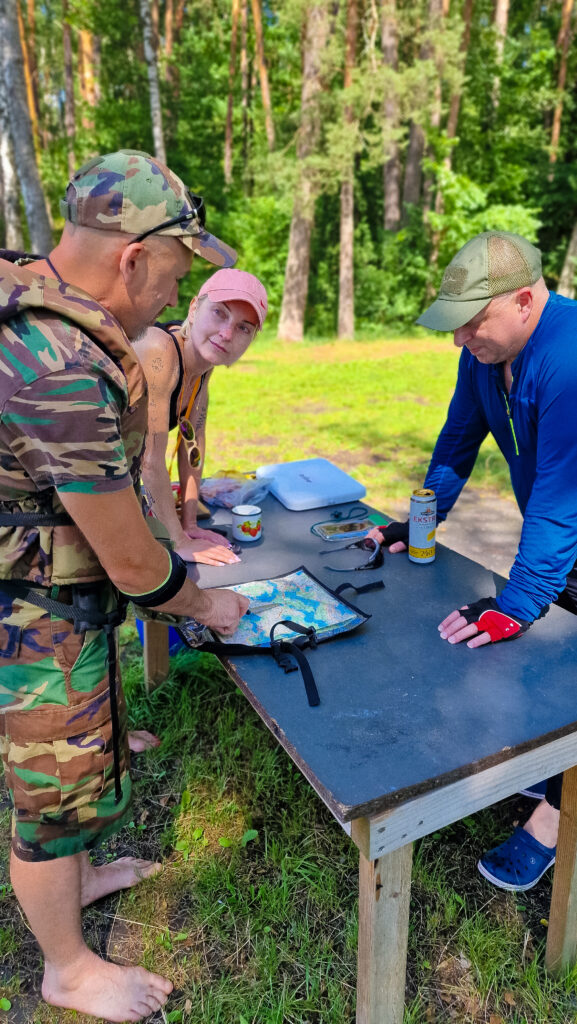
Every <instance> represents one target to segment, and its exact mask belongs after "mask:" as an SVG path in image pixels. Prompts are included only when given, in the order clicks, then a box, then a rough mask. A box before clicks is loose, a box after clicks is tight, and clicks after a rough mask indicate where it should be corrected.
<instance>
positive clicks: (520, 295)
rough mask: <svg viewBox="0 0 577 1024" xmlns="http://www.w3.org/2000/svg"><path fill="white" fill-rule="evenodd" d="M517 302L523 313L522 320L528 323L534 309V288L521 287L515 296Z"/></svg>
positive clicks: (521, 313)
mask: <svg viewBox="0 0 577 1024" xmlns="http://www.w3.org/2000/svg"><path fill="white" fill-rule="evenodd" d="M515 302H516V304H517V308H518V310H519V313H520V315H521V320H522V321H523V323H526V322H527V320H528V319H529V317H530V316H531V311H532V309H533V290H532V288H529V287H527V288H519V289H518V290H517V294H516V296H515Z"/></svg>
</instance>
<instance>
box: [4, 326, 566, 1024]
mask: <svg viewBox="0 0 577 1024" xmlns="http://www.w3.org/2000/svg"><path fill="white" fill-rule="evenodd" d="M456 362H457V354H456V352H455V351H454V350H453V348H452V346H451V344H450V341H449V340H448V339H438V340H433V341H430V340H424V339H416V340H393V341H390V342H382V341H381V342H373V341H364V342H354V343H348V344H337V343H333V342H323V343H318V344H310V343H303V344H299V345H288V344H285V345H283V346H279V344H278V343H277V342H276V341H274V340H273V339H271V338H264V339H261V340H259V341H258V342H257V343H256V344H255V345H254V346H253V347H252V348H251V350H250V352H249V353H248V356H247V357H246V358H245V360H244V361H243V362H242V363H240V364H238V365H237V366H236V367H234V368H233V369H231V370H230V371H228V372H224V371H219V372H218V373H216V374H215V378H214V384H213V386H212V388H211V414H210V417H209V461H208V470H209V472H210V471H211V470H214V469H216V468H226V467H234V468H247V467H251V466H254V465H258V464H259V463H261V462H265V461H271V460H275V461H276V460H278V459H279V458H281V459H282V458H296V457H302V456H307V455H316V454H321V455H325V456H327V457H329V458H331V459H333V460H334V461H336V462H338V463H340V464H341V465H343V466H344V468H347V469H349V470H351V471H352V472H354V474H355V475H356V476H358V477H359V478H360V479H362V480H363V481H365V482H366V483H367V486H368V490H369V499H370V500H371V501H372V502H373V503H374V504H376V505H378V506H381V507H383V508H385V509H388V508H391V507H392V506H394V505H395V503H396V504H399V503H402V502H405V503H406V502H407V501H408V495H409V493H410V491H411V490H412V489H413V487H414V486H416V485H417V484H418V483H420V481H421V479H422V475H423V473H424V470H425V468H426V463H427V459H428V454H429V452H430V449H431V446H432V444H433V442H434V439H435V436H436V433H437V431H438V429H439V427H440V426H441V424H442V421H443V417H444V412H445V409H446V405H447V402H448V399H449V397H450V393H451V389H452V384H453V381H454V375H455V371H456ZM473 485H474V486H477V487H483V488H484V489H487V490H492V491H494V492H498V493H502V494H508V484H507V476H506V467H505V468H504V467H503V462H502V460H501V458H500V456H498V454H496V453H495V450H494V448H492V447H491V446H490V445H488V446H487V447H486V449H485V451H484V456H483V458H482V459H481V460H480V466H479V468H478V471H477V475H476V478H475V481H474V484H473ZM121 642H122V658H123V666H124V668H123V674H124V680H125V688H126V692H127V697H128V703H129V709H130V715H131V722H132V725H133V726H134V727H137V728H149V729H152V730H153V731H155V732H157V733H158V734H159V735H160V736H161V737H162V746H161V747H160V748H159V749H158V750H153V751H150V752H148V753H146V754H143V755H140V756H139V757H138V758H137V759H136V762H135V769H134V773H133V774H134V779H135V792H136V799H135V810H134V820H133V822H132V824H131V826H130V827H127V828H125V829H124V830H123V831H122V832H121V833H120V834H119V835H118V836H115V837H114V839H113V840H111V842H110V843H108V844H107V846H106V847H105V848H104V849H103V850H102V851H100V852H99V854H98V857H99V859H100V860H105V859H107V858H112V857H115V856H118V855H123V854H126V853H130V852H134V853H137V854H138V855H139V856H145V857H155V858H156V857H160V858H162V859H163V861H164V863H165V869H164V871H163V873H162V874H161V875H158V876H156V877H155V878H153V879H150V880H148V881H147V882H145V883H142V884H141V885H140V886H139V887H137V888H136V889H134V890H131V891H129V892H125V893H123V894H121V895H120V896H117V897H110V898H109V899H107V900H104V901H101V903H100V904H98V905H97V906H94V907H92V908H89V909H88V910H87V911H86V912H85V914H84V924H85V930H86V934H87V937H88V941H89V942H90V944H91V946H92V947H93V948H94V949H95V950H97V951H98V952H100V953H101V954H108V955H112V956H115V957H117V958H119V959H120V960H124V961H125V962H133V963H137V962H139V963H142V964H144V965H145V966H147V967H149V968H151V969H154V970H156V971H160V972H161V973H166V974H167V975H168V976H169V977H170V978H171V979H172V980H173V982H174V985H175V991H174V993H173V995H172V996H171V999H170V1001H169V1003H168V1004H167V1007H166V1014H165V1019H166V1020H167V1021H177V1022H178V1021H181V1022H183V1024H201V1022H202V1024H207V1022H210V1024H352V1022H353V1021H354V1019H355V987H356V942H357V894H358V879H357V874H358V858H357V854H356V850H355V847H354V846H353V844H352V843H351V842H350V840H349V839H348V838H347V837H346V835H345V834H344V833H343V832H342V830H341V829H340V827H339V826H338V825H337V824H336V822H334V820H333V819H332V817H331V815H330V814H329V812H328V811H327V810H326V808H325V807H324V805H323V804H322V803H321V801H320V800H319V799H318V798H317V797H316V795H315V794H314V792H313V791H312V789H311V787H310V786H309V784H308V783H307V782H306V781H305V780H304V778H303V777H302V776H301V775H300V773H299V772H298V770H297V769H296V768H295V767H294V765H293V764H292V762H291V761H290V759H289V758H288V756H287V755H286V754H285V753H284V751H283V750H282V749H281V748H280V747H279V746H278V744H277V743H276V741H275V740H274V738H273V737H272V736H271V735H270V734H269V732H268V731H267V730H266V728H265V727H264V726H263V725H262V724H261V723H260V720H259V719H258V718H257V716H256V714H255V713H254V712H253V710H252V708H251V707H250V705H249V704H248V703H247V701H246V699H245V698H244V697H243V696H242V695H241V694H240V692H239V691H238V690H237V689H236V687H235V686H234V684H233V683H232V682H231V681H230V680H229V679H228V677H227V676H226V675H225V674H224V672H223V670H222V669H221V668H220V667H219V665H218V663H217V662H216V661H215V660H214V659H213V658H211V657H210V656H208V655H195V654H193V653H186V654H181V655H179V656H178V657H175V658H173V659H172V660H171V665H172V668H171V675H170V678H169V680H168V681H167V682H166V684H165V685H163V686H162V687H160V688H159V689H158V690H157V691H155V692H154V693H153V694H152V695H151V696H150V697H148V696H147V695H146V694H145V692H144V688H143V681H142V652H141V650H140V647H139V646H138V644H137V642H136V640H135V629H134V625H133V624H131V623H129V624H127V625H126V626H125V627H123V629H122V631H121ZM530 807H531V805H530V804H528V803H527V802H526V801H523V800H522V799H521V798H519V800H515V799H510V800H508V801H504V802H503V803H501V804H499V805H497V806H496V807H495V808H491V809H490V810H486V811H483V812H481V813H479V814H477V815H475V816H472V817H469V818H466V819H464V820H463V821H462V822H458V823H456V824H455V825H451V826H449V827H448V828H446V829H444V830H442V831H440V832H438V833H435V834H434V835H433V836H428V837H426V838H425V839H423V840H421V841H420V842H419V843H416V844H415V855H414V871H413V887H412V900H411V919H410V933H409V953H408V972H407V990H406V1012H405V1024H427V1022H430V1021H432V1022H436V1024H449V1022H451V1021H457V1022H459V1024H461V1022H464V1024H468V1022H475V1024H476V1022H486V1024H550V1022H552V1024H574V1022H575V1021H577V971H573V972H568V973H567V974H566V975H565V976H563V977H562V978H555V979H553V978H551V977H549V976H548V975H547V974H546V972H545V970H544V967H543V953H544V943H545V939H546V927H547V926H546V918H547V916H548V912H549V899H550V881H549V880H546V879H545V880H544V881H543V882H542V883H540V885H539V886H538V887H537V888H536V890H533V891H531V892H529V893H525V894H519V896H515V895H514V894H507V893H502V892H498V891H496V890H493V889H491V888H490V887H489V886H488V885H487V884H486V883H485V882H484V881H483V880H482V879H481V878H480V876H479V875H478V873H477V871H476V868H475V865H476V861H477V859H478V857H479V855H480V853H481V852H483V851H484V850H485V849H487V848H488V847H489V846H491V845H494V843H495V841H499V839H500V838H501V837H503V836H505V835H506V834H507V833H508V832H510V831H511V829H512V827H513V824H514V823H515V822H517V821H518V820H520V819H522V817H523V815H525V816H526V815H527V813H528V810H529V809H530ZM8 849H9V813H8V811H7V809H6V807H5V806H4V809H3V810H2V817H1V818H0V866H1V872H2V877H0V1000H1V999H5V1000H7V1001H8V1002H9V1003H10V1004H11V1008H10V1009H9V1010H7V1011H6V1012H5V1019H6V1021H7V1024H22V1022H26V1024H35V1022H37V1024H56V1022H59V1024H88V1021H89V1018H83V1017H81V1016H80V1015H76V1014H71V1013H68V1014H60V1013H59V1012H58V1011H56V1010H53V1009H51V1008H49V1007H47V1006H45V1005H44V1004H43V1003H42V1002H41V1001H40V999H39V996H38V981H39V977H40V969H41V960H40V955H39V951H38V949H37V947H36V945H35V942H34V940H33V938H32V937H31V935H30V933H29V931H28V929H27V927H26V925H25V923H24V921H23V919H22V917H21V915H20V914H19V911H18V908H17V904H16V900H15V898H14V895H13V893H12V891H11V888H10V886H9V884H8V882H7V860H8ZM0 1005H1V1004H0ZM2 1019H4V1017H2ZM155 1019H160V1018H155Z"/></svg>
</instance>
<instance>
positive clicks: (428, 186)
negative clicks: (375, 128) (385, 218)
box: [421, 0, 445, 215]
mask: <svg viewBox="0 0 577 1024" xmlns="http://www.w3.org/2000/svg"><path fill="white" fill-rule="evenodd" d="M444 10H445V4H444V0H429V12H428V28H429V31H431V32H436V31H437V32H438V31H439V29H440V27H441V25H442V23H443V17H444V13H443V12H444ZM432 56H433V57H434V59H435V64H436V66H437V79H436V82H435V86H434V95H433V104H432V107H431V114H430V124H431V128H432V130H433V132H438V131H439V129H440V127H441V82H442V78H443V53H442V51H441V52H439V48H438V44H437V49H436V51H434V50H433V47H432V46H431V45H427V46H424V47H423V49H422V51H421V59H422V60H426V58H427V57H432ZM427 155H428V156H429V157H432V156H433V155H434V154H433V151H432V149H431V147H430V146H429V147H428V150H427ZM433 191H434V182H433V179H432V177H431V175H430V174H428V175H427V176H426V178H425V182H424V185H423V212H424V213H425V215H426V214H427V213H428V212H429V210H430V209H431V206H432V202H433Z"/></svg>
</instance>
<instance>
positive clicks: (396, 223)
mask: <svg viewBox="0 0 577 1024" xmlns="http://www.w3.org/2000/svg"><path fill="white" fill-rule="evenodd" d="M381 49H382V52H383V61H384V63H385V64H386V65H387V67H389V68H391V70H392V71H395V72H396V71H397V70H398V67H399V56H398V32H397V0H383V4H382V9H381ZM383 114H384V149H385V164H384V167H383V188H384V194H385V231H398V230H399V227H400V224H401V161H400V157H399V144H398V142H397V131H398V128H399V98H398V95H397V90H396V89H395V88H394V87H389V88H388V89H387V90H386V91H385V99H384V103H383Z"/></svg>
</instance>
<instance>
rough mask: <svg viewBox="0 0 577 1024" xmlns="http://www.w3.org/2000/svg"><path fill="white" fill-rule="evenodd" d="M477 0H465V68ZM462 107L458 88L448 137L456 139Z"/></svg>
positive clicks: (449, 158) (462, 49)
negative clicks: (474, 6)
mask: <svg viewBox="0 0 577 1024" xmlns="http://www.w3.org/2000/svg"><path fill="white" fill-rule="evenodd" d="M474 2H475V0H465V6H464V7H463V35H462V37H461V45H460V47H459V52H460V53H461V54H462V62H463V68H464V67H465V63H466V61H467V54H468V52H469V42H470V39H471V23H472V21H473V5H474ZM460 108H461V90H460V89H458V90H456V91H455V92H454V93H453V95H452V96H451V103H450V106H449V117H448V119H447V138H448V139H454V138H455V136H456V134H457V126H458V124H459V110H460ZM452 152H453V151H452V149H451V150H450V151H449V155H448V156H447V157H446V158H445V166H446V167H449V168H450V167H451V162H452Z"/></svg>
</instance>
